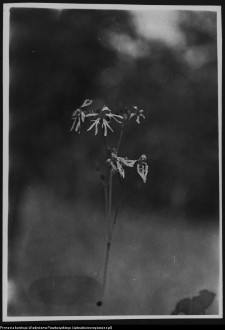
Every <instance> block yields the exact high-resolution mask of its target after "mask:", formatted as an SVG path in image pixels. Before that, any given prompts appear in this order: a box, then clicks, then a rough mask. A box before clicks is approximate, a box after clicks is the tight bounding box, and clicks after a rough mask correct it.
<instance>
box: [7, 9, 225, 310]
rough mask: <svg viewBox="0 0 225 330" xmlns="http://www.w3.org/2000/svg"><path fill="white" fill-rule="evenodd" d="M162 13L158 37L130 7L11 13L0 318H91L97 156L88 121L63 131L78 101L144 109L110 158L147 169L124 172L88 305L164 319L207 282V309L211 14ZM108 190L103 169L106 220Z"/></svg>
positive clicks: (214, 178)
mask: <svg viewBox="0 0 225 330" xmlns="http://www.w3.org/2000/svg"><path fill="white" fill-rule="evenodd" d="M145 14H146V15H147V13H145ZM172 14H176V16H171V17H174V18H172V20H171V24H172V26H173V29H174V31H175V32H176V33H177V34H176V35H177V37H176V35H175V36H174V38H171V39H170V35H172V32H169V31H170V30H169V29H168V31H167V32H168V38H167V40H166V39H163V38H162V37H160V34H159V31H160V29H159V30H158V32H157V29H156V28H155V30H154V25H152V27H151V30H152V31H155V32H154V33H155V34H154V36H153V35H152V34H151V33H150V32H149V33H148V32H147V31H148V29H147V23H146V22H148V19H147V20H146V17H145V18H144V16H142V15H141V13H136V12H130V11H122V10H81V9H79V10H78V9H73V10H72V9H70V10H54V9H34V8H12V9H11V10H10V53H9V59H10V101H9V112H10V113H9V218H8V233H9V237H8V249H9V260H8V261H9V263H8V277H9V288H8V289H9V290H8V292H9V301H8V315H9V316H61V315H67V316H79V315H81V316H83V315H98V314H99V307H98V306H97V305H96V303H97V301H98V300H99V299H100V292H101V286H102V276H103V267H104V257H105V249H106V231H107V219H106V216H105V214H104V189H103V187H102V184H101V180H100V177H99V172H98V171H97V170H96V168H100V170H101V171H102V172H103V173H105V172H106V171H107V165H106V159H107V154H106V151H105V145H104V141H103V138H102V135H101V134H100V132H99V133H98V134H97V135H96V136H95V134H94V129H92V130H90V131H87V129H88V128H89V126H90V122H89V121H88V120H85V122H84V123H82V127H81V133H80V134H78V133H77V132H76V131H75V130H73V131H70V129H71V126H72V123H73V121H72V120H71V115H72V112H73V111H74V110H76V109H77V108H78V107H80V106H81V105H82V103H83V102H84V100H86V99H91V100H93V103H92V104H91V105H90V110H93V111H94V110H96V109H97V108H98V107H102V106H103V105H105V104H106V105H107V106H108V107H109V108H110V109H111V110H112V112H113V113H115V114H118V113H119V112H120V111H121V109H124V107H127V108H128V109H132V108H133V107H134V106H137V107H138V108H139V109H143V110H144V115H145V119H144V118H140V124H138V123H137V122H136V121H135V119H134V118H131V119H130V121H129V124H128V125H127V126H126V127H125V130H124V134H123V139H122V141H121V145H120V151H119V155H120V156H121V157H128V158H129V159H138V158H139V157H140V155H141V154H146V155H147V163H148V166H149V172H148V177H147V182H146V183H143V181H142V179H141V177H140V176H139V175H138V174H137V172H135V171H132V170H130V169H129V170H130V171H129V173H128V170H127V174H128V175H126V180H125V183H124V190H123V194H122V199H121V204H120V209H119V213H118V219H117V223H116V227H115V232H114V236H113V242H112V248H111V252H110V259H109V269H108V277H107V283H106V292H105V301H104V304H103V306H102V307H101V313H102V314H103V315H169V314H171V313H172V311H173V310H174V309H175V307H176V304H177V303H178V301H179V300H181V299H183V298H192V297H193V296H197V295H198V293H199V292H200V291H201V290H209V291H210V292H212V293H214V294H216V296H215V299H214V300H213V302H212V304H211V305H210V306H209V308H208V309H207V310H206V314H211V315H215V314H218V295H219V266H220V265H219V161H218V160H219V159H218V77H217V31H216V26H217V17H216V13H215V12H210V11H207V12H204V11H202V12H198V11H176V13H172ZM172 14H171V15H172ZM175 18H176V19H175ZM168 20H169V18H168ZM137 22H139V23H138V24H139V25H140V26H138V24H137ZM144 22H145V23H144ZM144 24H146V25H144ZM155 27H156V23H155ZM162 29H163V25H162V28H161V30H162ZM143 31H145V33H143ZM149 31H150V30H149ZM157 33H158V34H157ZM169 33H170V35H169ZM178 36H179V39H177V43H176V38H178ZM170 40H172V41H171V42H170ZM110 125H111V127H112V129H113V131H114V132H111V131H109V132H108V134H107V136H106V139H107V142H108V144H109V146H110V147H114V146H115V145H116V144H117V143H118V137H119V127H120V125H119V124H118V123H117V122H116V121H112V122H111V123H110ZM119 186H120V182H119V180H118V177H117V175H114V177H113V189H112V197H113V198H112V213H113V214H114V212H115V208H116V204H117V200H118V191H119Z"/></svg>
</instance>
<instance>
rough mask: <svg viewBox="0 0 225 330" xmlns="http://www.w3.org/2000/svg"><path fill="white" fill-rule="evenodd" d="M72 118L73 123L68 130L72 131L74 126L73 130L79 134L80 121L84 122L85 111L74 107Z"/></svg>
mask: <svg viewBox="0 0 225 330" xmlns="http://www.w3.org/2000/svg"><path fill="white" fill-rule="evenodd" d="M72 119H73V125H72V127H71V129H70V131H72V130H73V129H74V127H75V131H76V132H78V133H79V134H80V128H81V121H82V122H84V120H85V113H84V112H83V111H82V110H81V109H76V110H75V111H73V113H72Z"/></svg>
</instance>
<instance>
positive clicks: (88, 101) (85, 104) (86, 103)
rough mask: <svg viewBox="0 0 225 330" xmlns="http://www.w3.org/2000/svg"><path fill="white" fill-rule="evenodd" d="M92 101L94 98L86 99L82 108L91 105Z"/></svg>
mask: <svg viewBox="0 0 225 330" xmlns="http://www.w3.org/2000/svg"><path fill="white" fill-rule="evenodd" d="M91 103H92V100H88V99H87V100H85V101H84V103H83V104H82V106H81V108H84V107H87V106H88V105H90V104H91Z"/></svg>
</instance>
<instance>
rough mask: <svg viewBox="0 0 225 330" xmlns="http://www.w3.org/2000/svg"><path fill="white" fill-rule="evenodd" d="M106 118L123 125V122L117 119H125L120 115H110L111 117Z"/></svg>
mask: <svg viewBox="0 0 225 330" xmlns="http://www.w3.org/2000/svg"><path fill="white" fill-rule="evenodd" d="M106 116H108V117H109V118H110V119H111V118H113V119H115V121H117V122H118V123H120V124H121V121H119V120H118V119H117V118H116V117H118V118H120V119H123V117H122V116H120V115H113V114H109V115H106Z"/></svg>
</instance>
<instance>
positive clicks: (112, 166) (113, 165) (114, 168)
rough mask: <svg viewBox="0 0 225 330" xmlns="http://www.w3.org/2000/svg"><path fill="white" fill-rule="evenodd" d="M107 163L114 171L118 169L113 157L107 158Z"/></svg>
mask: <svg viewBox="0 0 225 330" xmlns="http://www.w3.org/2000/svg"><path fill="white" fill-rule="evenodd" d="M106 163H109V164H110V166H111V168H112V170H113V171H117V168H116V165H115V164H114V163H113V161H112V160H111V159H107V161H106Z"/></svg>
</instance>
